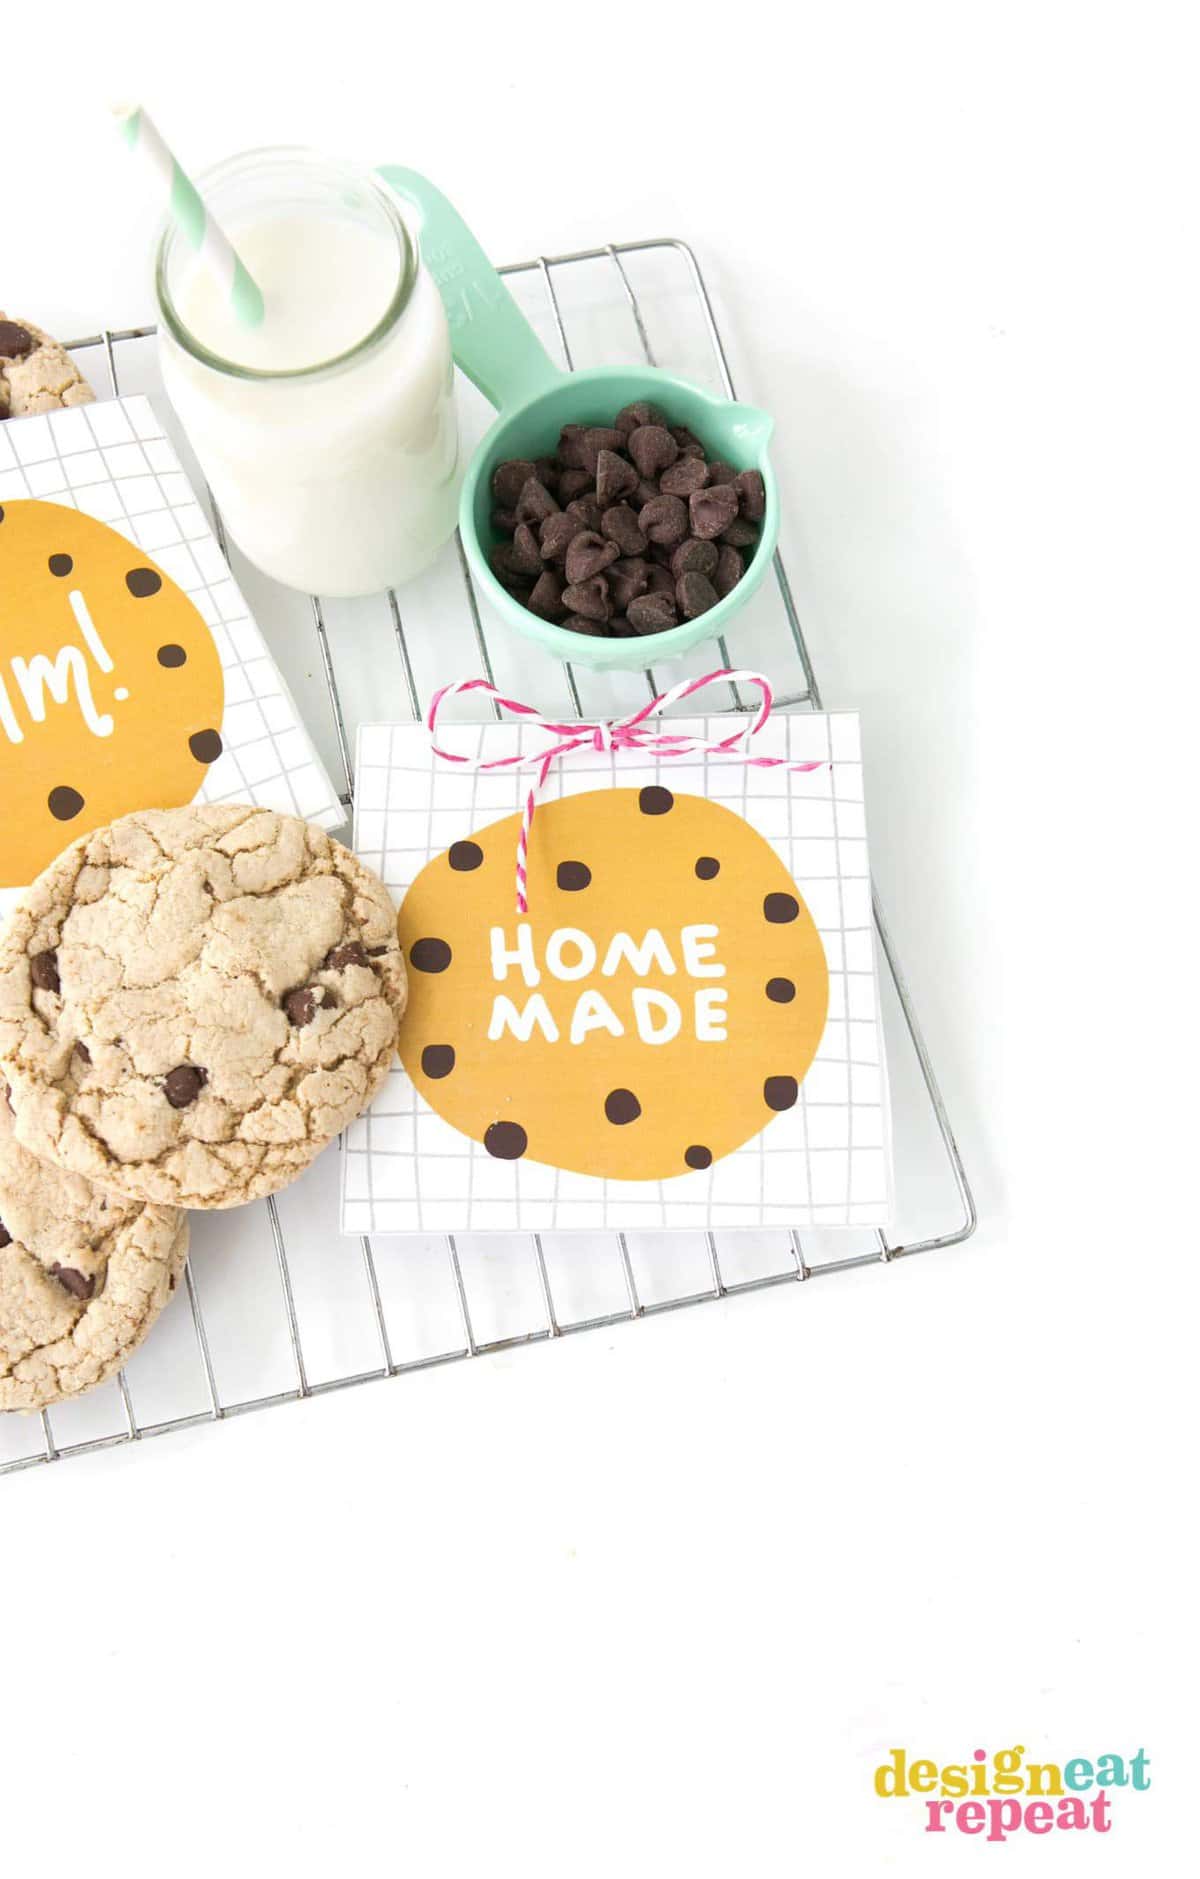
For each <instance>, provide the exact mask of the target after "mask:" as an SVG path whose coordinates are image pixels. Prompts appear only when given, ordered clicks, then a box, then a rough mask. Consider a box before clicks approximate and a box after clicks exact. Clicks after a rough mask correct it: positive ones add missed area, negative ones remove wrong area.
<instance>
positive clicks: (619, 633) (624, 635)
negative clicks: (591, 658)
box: [608, 613, 637, 639]
mask: <svg viewBox="0 0 1200 1879" xmlns="http://www.w3.org/2000/svg"><path fill="white" fill-rule="evenodd" d="M608 635H609V638H610V639H636V638H637V628H636V627H635V626H630V624H629V621H628V619H627V617H626V616H625V614H623V613H614V614H613V617H612V619H611V620H610V621H609V623H608Z"/></svg>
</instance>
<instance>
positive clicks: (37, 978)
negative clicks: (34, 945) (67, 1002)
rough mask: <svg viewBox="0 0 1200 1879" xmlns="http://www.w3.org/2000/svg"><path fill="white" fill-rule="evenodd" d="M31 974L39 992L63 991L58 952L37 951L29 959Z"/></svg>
mask: <svg viewBox="0 0 1200 1879" xmlns="http://www.w3.org/2000/svg"><path fill="white" fill-rule="evenodd" d="M29 976H30V978H31V979H32V980H33V983H34V984H35V985H36V987H37V989H38V991H39V992H57V991H61V989H62V986H61V984H60V982H59V977H58V954H57V953H55V952H46V953H35V954H34V955H33V958H32V959H31V960H30V961H29Z"/></svg>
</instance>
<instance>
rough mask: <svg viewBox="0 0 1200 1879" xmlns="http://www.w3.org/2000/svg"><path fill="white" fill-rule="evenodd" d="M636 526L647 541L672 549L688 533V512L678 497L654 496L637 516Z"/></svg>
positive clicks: (693, 531) (693, 499)
mask: <svg viewBox="0 0 1200 1879" xmlns="http://www.w3.org/2000/svg"><path fill="white" fill-rule="evenodd" d="M695 500H696V499H695V497H694V496H693V498H692V501H693V502H694V501H695ZM638 525H639V527H640V528H641V531H642V534H643V535H644V536H645V537H646V539H647V540H648V541H652V542H659V543H661V544H662V545H663V546H664V547H667V548H674V547H676V546H677V545H678V543H679V542H681V541H682V540H683V538H684V536H685V535H686V534H687V532H688V512H687V509H686V508H685V506H684V504H683V503H682V502H681V501H680V500H679V497H678V496H656V497H655V498H654V501H653V502H648V503H647V504H646V506H645V508H644V509H643V510H642V512H641V514H640V515H639V516H638ZM692 533H693V534H695V533H696V531H695V529H693V530H692Z"/></svg>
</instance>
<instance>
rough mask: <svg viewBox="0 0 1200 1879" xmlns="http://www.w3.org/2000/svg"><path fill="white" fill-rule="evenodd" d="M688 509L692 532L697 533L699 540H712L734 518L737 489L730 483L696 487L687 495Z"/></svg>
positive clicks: (735, 514)
mask: <svg viewBox="0 0 1200 1879" xmlns="http://www.w3.org/2000/svg"><path fill="white" fill-rule="evenodd" d="M688 509H689V512H690V514H691V518H692V534H693V535H698V536H699V537H700V540H701V541H712V540H713V538H714V537H715V536H717V535H719V534H720V533H721V532H722V530H723V529H727V528H728V527H729V524H730V523H731V522H732V521H734V520H735V518H736V516H737V509H738V499H737V491H736V490H735V489H734V487H733V485H732V483H717V484H716V485H715V486H714V487H712V488H709V489H698V490H696V492H695V494H694V495H692V496H689V498H688Z"/></svg>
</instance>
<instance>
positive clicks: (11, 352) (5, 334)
mask: <svg viewBox="0 0 1200 1879" xmlns="http://www.w3.org/2000/svg"><path fill="white" fill-rule="evenodd" d="M32 351H33V334H32V333H31V332H30V331H29V329H28V327H25V326H18V325H17V322H16V321H15V320H0V359H23V358H24V357H25V355H26V354H27V353H30V352H32Z"/></svg>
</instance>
